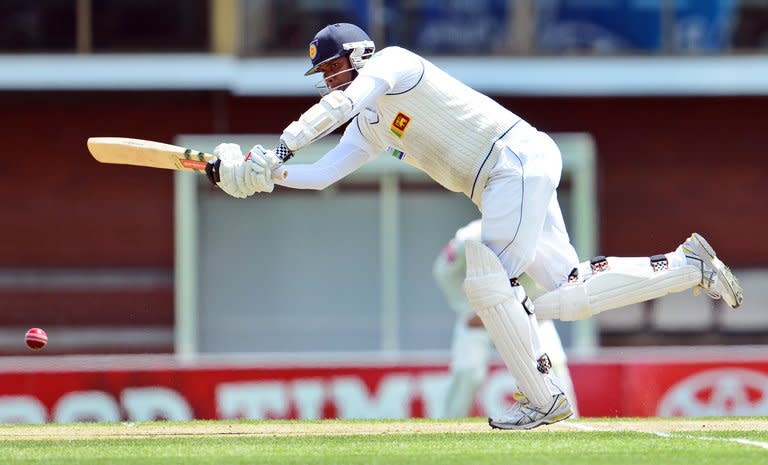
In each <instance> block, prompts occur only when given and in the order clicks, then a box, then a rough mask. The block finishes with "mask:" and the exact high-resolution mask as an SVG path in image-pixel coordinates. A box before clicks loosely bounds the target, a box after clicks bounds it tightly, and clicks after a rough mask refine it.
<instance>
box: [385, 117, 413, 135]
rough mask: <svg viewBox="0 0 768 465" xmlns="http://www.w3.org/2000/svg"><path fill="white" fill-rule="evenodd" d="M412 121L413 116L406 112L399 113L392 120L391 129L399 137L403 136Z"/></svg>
mask: <svg viewBox="0 0 768 465" xmlns="http://www.w3.org/2000/svg"><path fill="white" fill-rule="evenodd" d="M410 122H411V117H410V116H408V115H406V114H405V113H402V112H401V113H398V114H397V116H395V119H394V120H392V124H391V125H390V126H389V130H390V131H392V133H393V134H394V135H396V136H397V137H403V134H404V133H405V130H406V129H407V128H408V123H410Z"/></svg>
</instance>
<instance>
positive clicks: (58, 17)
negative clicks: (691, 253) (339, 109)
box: [0, 0, 768, 413]
mask: <svg viewBox="0 0 768 465" xmlns="http://www.w3.org/2000/svg"><path fill="white" fill-rule="evenodd" d="M332 22H354V23H356V24H358V25H360V26H361V27H363V28H364V29H366V30H367V31H369V33H370V35H371V36H372V37H373V39H374V40H375V41H376V43H377V45H378V46H379V48H381V47H383V46H386V45H401V46H404V47H407V48H410V49H413V50H414V51H416V52H419V53H421V54H423V55H425V56H426V57H428V58H430V59H432V60H433V61H435V63H437V64H438V65H441V66H443V67H444V68H445V69H447V70H448V71H449V72H451V73H452V74H454V75H455V76H457V77H458V78H459V79H461V80H463V81H464V82H466V83H467V84H469V85H471V86H472V87H474V88H476V89H478V90H480V91H483V92H485V93H487V94H488V95H490V96H492V97H493V98H495V99H496V100H498V101H499V102H501V103H502V104H503V105H505V106H506V107H508V108H509V109H511V110H512V111H514V112H515V113H517V114H519V115H520V116H522V117H524V118H526V119H527V120H529V121H531V122H532V123H533V124H534V125H536V126H537V127H538V128H539V129H542V130H545V131H547V132H550V133H553V134H556V135H559V137H560V138H561V140H562V141H566V143H567V141H569V140H572V139H569V137H570V138H572V137H577V138H579V140H580V141H581V142H579V143H577V145H576V147H577V148H574V149H573V151H574V153H573V154H570V155H569V154H568V153H566V157H571V158H573V159H574V160H578V159H579V157H582V156H584V157H587V156H590V157H594V168H593V171H592V172H591V176H592V179H593V181H592V182H591V185H592V188H593V192H594V196H593V197H586V199H587V200H586V202H589V204H588V205H585V204H579V203H578V199H580V198H581V197H579V196H578V195H576V194H573V192H574V188H575V187H574V186H575V184H574V183H577V182H578V181H574V179H576V178H574V177H572V176H577V174H574V173H577V172H578V170H576V171H573V172H572V173H571V175H572V176H566V177H565V179H564V184H563V186H561V190H562V193H561V195H562V196H564V197H565V198H567V199H568V201H567V202H564V203H566V204H567V205H566V206H565V207H564V208H565V209H566V210H567V211H566V214H567V215H568V216H569V219H568V222H569V226H570V227H572V229H573V226H574V222H577V221H580V220H583V219H584V217H583V215H588V216H589V217H590V218H592V216H593V217H594V227H592V228H589V227H587V228H586V229H585V230H583V231H582V230H581V229H580V231H582V232H580V234H581V236H580V237H578V238H577V240H579V241H583V242H582V243H583V244H584V245H583V247H582V248H581V250H580V252H582V251H583V253H584V256H582V257H581V258H582V259H587V258H589V256H590V255H591V254H598V253H599V254H601V255H629V256H632V255H647V254H653V253H663V252H665V251H669V250H671V249H673V248H674V247H676V246H677V244H679V243H680V242H681V241H682V240H683V239H684V238H685V237H686V236H687V235H689V234H690V233H691V232H692V231H697V232H700V233H702V234H704V235H705V237H707V239H708V240H710V242H711V243H712V244H713V245H714V246H715V248H716V249H717V252H718V254H719V255H720V256H721V257H722V258H723V259H724V261H725V262H726V263H728V264H729V265H730V266H731V267H732V268H734V269H735V271H736V273H737V275H738V276H739V277H740V278H741V280H742V282H743V285H744V288H745V294H746V298H745V303H744V306H743V307H742V308H741V309H739V310H737V311H729V310H728V309H727V308H725V305H723V304H720V303H718V302H713V301H711V300H709V299H707V298H705V297H703V296H700V297H698V298H696V297H693V296H691V295H690V294H688V293H685V295H683V294H680V295H674V296H669V297H666V298H663V299H659V300H657V301H654V302H648V303H646V304H643V305H637V306H633V307H630V308H627V309H623V310H619V311H614V312H608V313H606V314H603V315H601V316H600V317H599V318H597V319H595V321H593V322H591V323H586V324H583V325H582V326H580V327H576V326H575V325H569V324H560V325H559V328H560V329H561V331H562V333H563V335H564V339H565V342H566V344H567V346H568V347H569V349H572V350H573V352H574V354H576V353H577V352H578V350H581V349H583V350H584V353H593V354H594V353H595V350H597V349H600V348H603V349H604V348H609V347H615V348H618V349H617V350H621V351H622V352H621V353H622V354H625V353H626V352H624V351H623V350H624V348H627V347H628V346H651V347H656V346H675V347H678V346H687V345H695V346H699V347H700V346H709V347H721V346H724V345H729V346H731V345H737V346H744V345H760V344H766V343H768V311H766V309H767V308H766V307H768V290H767V289H768V288H767V287H766V283H768V242H766V240H765V238H764V237H763V236H764V234H762V231H763V230H764V229H765V228H766V226H767V223H768V218H767V217H766V210H767V209H768V182H766V179H768V162H766V160H765V151H766V147H768V131H766V130H765V124H766V123H765V122H766V121H768V113H767V112H766V108H768V1H764V0H473V1H466V0H447V1H436V0H435V1H432V0H423V1H416V0H399V1H397V0H338V1H319V0H296V1H291V0H282V1H280V0H151V1H150V0H0V135H1V136H2V138H1V140H2V141H3V143H4V147H5V153H6V161H5V163H4V169H3V170H1V171H0V181H2V182H0V198H2V199H4V201H5V207H4V211H5V215H4V221H3V228H2V233H0V354H2V355H7V356H13V355H21V354H25V353H26V351H27V349H26V348H24V347H23V343H22V340H21V338H22V336H23V334H24V331H25V330H26V329H27V328H28V327H30V326H40V327H43V328H45V329H46V330H47V331H48V334H49V337H50V338H51V343H50V345H49V347H47V348H46V349H45V350H46V353H47V354H48V355H56V354H121V353H131V354H135V353H141V354H147V353H154V354H170V353H173V352H174V351H177V352H179V353H184V354H187V355H192V354H219V355H221V354H228V353H230V354H231V353H265V352H270V353H274V352H278V353H283V354H286V356H287V355H290V354H296V353H310V352H312V353H334V354H338V353H347V354H361V353H378V354H379V355H381V354H398V353H428V352H429V353H433V352H438V353H439V352H440V351H444V350H446V349H447V347H448V344H449V341H450V331H451V326H452V324H453V315H451V314H450V313H449V311H448V310H447V308H446V305H445V303H444V302H443V301H442V297H441V295H440V294H439V292H438V290H437V287H436V285H435V284H434V283H433V282H432V280H431V275H430V267H431V260H432V259H433V258H434V255H435V254H436V253H437V251H438V250H439V248H440V247H441V245H442V244H443V243H444V242H445V241H446V240H447V239H448V238H450V237H451V236H452V234H453V232H454V231H455V229H456V228H457V227H459V226H461V225H462V224H464V223H466V222H467V221H469V220H470V219H472V218H473V217H474V216H476V215H477V212H476V210H475V209H474V206H473V205H472V204H471V203H470V202H469V201H468V200H466V199H465V198H463V197H461V196H457V195H454V194H452V193H449V192H446V191H444V190H442V188H440V187H439V186H438V185H436V184H434V183H432V182H431V181H429V180H427V179H426V178H423V177H420V176H418V175H415V174H414V173H412V172H410V171H408V170H407V169H402V168H400V167H394V165H386V164H382V165H381V166H378V167H376V168H374V169H372V170H370V171H368V172H365V173H362V174H360V175H359V176H356V177H352V178H350V179H349V180H344V181H342V182H341V183H340V184H339V185H338V186H335V187H334V188H332V189H329V190H328V191H326V192H297V191H288V190H287V189H278V190H277V191H276V192H275V193H274V194H272V195H270V196H269V197H268V198H267V197H264V198H261V197H260V198H258V199H253V200H249V201H247V202H243V201H235V200H233V199H229V198H227V197H226V196H225V195H224V194H223V193H221V192H220V191H218V190H215V189H213V188H211V187H210V186H208V185H207V184H206V183H205V182H203V181H204V180H201V179H197V178H195V180H194V181H193V183H192V184H190V181H189V179H191V178H185V177H180V176H175V175H174V174H173V173H170V172H164V171H159V170H151V169H144V168H136V167H121V166H105V165H99V164H98V163H96V162H95V161H94V160H92V159H91V157H90V156H89V154H88V153H87V151H86V147H85V141H86V139H87V138H88V137H90V136H107V135H111V136H126V137H137V138H143V139H151V140H158V141H164V142H169V143H185V144H188V145H191V144H196V145H195V147H196V148H200V149H204V150H211V149H212V148H213V145H215V143H217V142H222V141H228V140H236V141H238V142H241V143H242V144H243V145H244V146H247V145H248V144H253V143H257V142H261V143H264V144H265V145H270V144H274V143H275V142H276V141H277V135H278V134H279V133H280V132H281V131H282V129H283V128H284V127H285V126H286V125H287V123H289V122H290V121H292V120H293V119H295V118H296V117H298V115H299V114H300V113H301V112H302V111H304V110H305V109H306V108H308V107H309V106H310V105H311V104H312V103H314V102H315V101H316V100H317V98H318V95H317V93H316V91H315V90H314V87H313V84H314V78H305V77H304V76H303V72H304V70H305V68H307V66H308V65H307V58H306V47H307V44H308V41H309V40H310V39H311V37H312V36H313V35H314V33H315V32H316V31H317V30H319V29H320V28H322V27H323V26H324V25H326V24H328V23H332ZM270 141H271V142H270ZM323 147H324V146H323ZM569 147H570V146H569ZM316 150H320V149H316ZM565 151H566V150H565V149H564V152H565ZM320 155H321V153H308V154H307V155H306V156H305V158H304V160H308V159H312V157H316V156H320ZM302 156H304V154H300V156H298V157H297V160H296V161H297V162H301V161H302ZM190 186H192V187H191V189H192V190H190ZM584 212H586V213H584ZM182 213H183V214H184V216H180V215H182ZM190 215H191V216H190ZM263 218H270V219H271V221H269V222H268V224H264V222H263ZM180 221H184V223H180ZM585 235H586V236H588V237H586V236H585ZM189 241H191V242H189ZM253 242H258V243H260V244H261V245H260V246H259V247H261V248H256V249H254V248H253ZM246 243H247V244H249V245H248V246H245V244H246ZM185 247H186V248H185ZM190 247H191V248H190ZM190 250H191V251H192V252H190ZM251 250H255V251H254V254H253V256H249V255H248V254H247V253H245V252H248V251H251ZM182 266H183V268H182ZM185 286H186V287H185ZM190 286H191V287H190ZM264 294H267V295H269V296H271V297H270V299H268V300H267V301H268V302H269V305H266V306H262V307H260V308H256V307H254V304H253V302H254V301H255V299H254V296H256V295H264ZM577 349H578V350H577ZM637 353H641V352H637ZM750 353H751V354H754V352H750ZM733 357H736V358H738V356H737V355H728V356H727V357H725V358H726V359H731V358H733ZM750 357H751V356H750ZM28 358H29V357H25V359H28ZM9 360H10V359H9ZM14 360H15V359H14ZM577 378H579V376H577ZM577 382H578V379H577ZM577 389H578V386H577ZM635 413H636V412H635Z"/></svg>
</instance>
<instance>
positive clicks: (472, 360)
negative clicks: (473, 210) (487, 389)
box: [432, 220, 577, 418]
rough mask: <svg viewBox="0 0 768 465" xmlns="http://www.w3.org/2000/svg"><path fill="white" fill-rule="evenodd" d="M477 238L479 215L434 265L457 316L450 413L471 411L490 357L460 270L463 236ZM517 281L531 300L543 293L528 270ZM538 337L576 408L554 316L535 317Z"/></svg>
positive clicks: (447, 412)
mask: <svg viewBox="0 0 768 465" xmlns="http://www.w3.org/2000/svg"><path fill="white" fill-rule="evenodd" d="M479 240H480V220H475V221H472V222H471V223H469V224H467V225H466V226H464V227H462V228H459V230H458V231H456V234H455V235H454V237H453V238H452V239H451V240H450V241H448V243H447V244H445V247H443V249H442V250H441V251H440V253H439V254H438V255H437V258H435V261H434V263H433V265H432V275H433V276H434V278H435V282H437V285H438V286H439V287H440V290H442V291H443V295H444V296H445V300H447V301H448V305H450V307H451V308H452V309H453V310H454V311H455V312H456V317H457V318H456V325H455V326H454V328H453V341H452V343H451V380H450V383H449V385H448V394H447V396H446V398H445V405H444V406H443V415H442V416H444V417H448V418H461V417H467V416H469V415H470V413H471V410H472V404H473V401H474V398H475V393H476V392H477V389H478V388H479V387H480V385H481V384H482V382H483V381H484V380H485V377H486V375H487V374H488V365H489V364H490V362H491V349H492V343H491V338H490V336H488V332H487V331H486V330H485V328H484V327H483V322H482V321H481V320H480V318H479V317H478V316H477V315H476V314H475V312H474V311H473V310H472V307H470V305H469V301H468V300H467V296H466V294H464V290H463V288H462V283H463V282H464V276H465V275H466V274H467V259H466V256H465V254H464V242H466V241H479ZM520 284H521V285H522V286H523V288H524V289H525V292H526V294H528V296H529V297H530V298H532V299H534V305H535V304H536V297H538V296H539V295H541V294H542V293H543V290H542V289H540V288H539V287H538V286H536V283H534V282H533V280H531V278H530V277H528V275H526V274H523V275H522V276H521V277H520ZM539 337H540V338H541V348H542V350H544V351H545V352H546V354H547V355H548V356H549V360H550V362H552V370H553V371H554V372H555V374H556V375H557V376H558V378H560V381H561V384H560V385H561V387H562V388H563V390H564V391H565V395H566V396H567V397H568V399H570V401H571V408H572V409H573V411H574V413H576V412H577V408H576V394H575V392H574V390H573V383H572V382H571V374H570V372H569V371H568V360H567V357H566V355H565V350H564V349H563V344H562V342H561V341H560V336H559V335H558V333H557V328H555V324H554V323H553V322H552V320H542V321H539Z"/></svg>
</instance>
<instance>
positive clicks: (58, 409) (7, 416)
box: [0, 350, 768, 423]
mask: <svg viewBox="0 0 768 465" xmlns="http://www.w3.org/2000/svg"><path fill="white" fill-rule="evenodd" d="M749 353H750V355H749V356H745V353H744V352H741V358H738V357H731V356H725V357H721V356H717V357H707V356H706V354H704V355H703V356H698V357H690V356H688V357H676V358H670V357H656V356H651V357H649V356H647V354H646V355H638V356H634V357H632V356H624V357H611V356H607V355H603V356H600V355H598V356H594V357H590V358H588V359H579V360H573V361H572V363H571V365H570V369H571V373H572V377H573V381H574V385H575V388H576V393H577V400H578V407H579V410H580V414H581V415H582V416H590V417H591V416H679V415H684V416H718V415H766V414H768V392H766V390H768V355H765V357H764V358H763V356H762V351H755V350H751V351H750V352H749ZM756 354H757V355H756ZM447 385H448V370H447V360H442V361H435V360H432V361H418V360H414V359H413V358H410V359H406V358H404V359H399V360H381V361H376V362H371V361H361V360H357V361H355V360H349V359H347V360H335V361H334V360H331V359H328V360H321V359H315V360H310V361H302V362H300V363H296V362H295V361H291V360H288V359H286V360H284V361H282V362H281V361H279V360H271V361H269V362H268V363H264V362H263V360H262V361H259V360H251V361H248V360H242V359H239V360H236V361H235V360H227V358H221V357H219V358H216V359H210V358H200V359H196V360H195V361H192V362H190V361H181V360H176V359H174V358H172V357H157V356H151V357H130V356H128V357H119V356H111V357H87V358H86V357H56V358H53V357H51V358H48V359H45V360H40V359H39V358H38V359H36V360H34V361H33V362H29V358H27V361H25V358H16V359H14V361H13V362H8V361H7V360H6V361H5V362H4V363H0V422H4V423H8V422H25V423H41V422H72V421H126V420H132V421H142V420H152V419H179V420H181V419H192V418H197V419H228V418H303V419H317V418H409V417H438V416H440V413H441V408H442V404H443V401H444V398H445V394H446V391H447ZM513 391H514V385H513V383H512V379H511V377H510V376H509V375H508V374H507V373H506V370H505V369H503V368H502V367H501V366H498V365H496V366H494V367H493V368H492V369H491V370H490V373H489V376H488V378H487V380H486V382H485V383H484V385H483V386H482V387H481V389H480V390H479V391H478V393H477V396H476V402H475V406H474V408H473V413H474V414H476V415H486V414H488V413H489V412H497V411H499V410H503V409H504V408H505V407H506V406H508V405H509V403H510V402H511V399H512V393H513Z"/></svg>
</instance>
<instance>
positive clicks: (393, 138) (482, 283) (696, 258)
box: [207, 23, 742, 429]
mask: <svg viewBox="0 0 768 465" xmlns="http://www.w3.org/2000/svg"><path fill="white" fill-rule="evenodd" d="M374 51H375V47H374V43H373V41H372V40H371V39H370V37H368V35H367V34H366V33H365V32H364V31H363V30H361V29H360V28H358V27H357V26H354V25H352V24H344V23H342V24H332V25H329V26H327V27H325V28H323V29H322V30H321V31H320V32H318V33H317V34H316V35H315V37H314V39H313V40H312V41H311V42H310V44H309V58H310V60H311V61H312V67H311V68H310V69H309V71H307V73H306V74H313V73H322V75H323V81H322V82H321V85H322V86H323V87H324V89H325V90H326V91H327V93H326V95H324V96H323V97H322V98H321V99H320V101H319V102H318V103H317V104H315V105H313V106H312V107H311V108H309V109H308V110H307V111H306V112H304V113H303V114H302V115H301V116H300V117H299V118H298V120H296V121H294V122H292V123H291V124H289V125H288V126H287V127H286V128H285V130H284V131H283V134H282V136H281V138H280V142H279V144H278V145H277V146H276V147H275V149H274V150H266V149H264V147H262V146H260V145H257V146H255V147H253V148H252V149H251V150H250V151H249V152H248V153H247V154H246V155H243V154H242V151H241V149H240V147H239V146H237V145H236V144H220V145H219V146H217V147H216V149H215V151H214V154H215V155H216V156H217V157H218V159H217V160H216V161H215V163H214V164H212V165H211V167H210V169H208V170H207V175H208V177H209V179H210V180H211V181H212V182H214V183H215V184H217V185H218V186H219V187H221V189H222V190H224V191H225V192H226V193H228V194H230V195H232V196H234V197H238V198H245V197H248V196H250V195H253V194H255V193H257V192H272V190H273V189H274V186H275V184H276V183H277V184H279V185H282V186H285V187H290V188H294V189H323V188H325V187H327V186H330V185H331V184H333V183H335V182H337V181H339V180H340V179H342V178H343V177H344V176H346V175H348V174H350V173H352V172H353V171H355V170H357V169H358V168H360V167H361V166H363V165H364V164H365V163H367V162H369V161H371V160H373V159H374V158H376V157H377V156H378V155H379V154H381V153H382V152H387V153H388V154H390V155H391V156H393V157H395V158H397V159H399V160H402V161H403V162H405V163H408V164H410V165H412V166H414V167H416V168H418V169H420V170H422V171H424V172H425V173H426V174H428V175H429V176H430V177H431V178H432V179H434V180H435V181H436V182H438V183H439V184H441V185H442V186H444V187H445V188H446V189H448V190H451V191H454V192H463V193H464V194H465V195H466V196H467V197H468V198H469V199H471V200H472V202H474V203H475V205H477V207H478V209H479V210H480V212H481V221H482V228H481V230H482V241H466V242H465V250H466V257H467V276H466V280H465V282H464V289H465V292H466V295H467V298H468V300H469V303H470V305H471V306H472V308H473V309H474V310H475V312H476V313H477V314H478V315H479V317H480V319H481V320H482V321H483V325H484V326H485V328H486V330H487V331H488V333H489V335H490V336H491V340H493V342H494V345H495V346H496V350H497V351H498V353H499V355H500V356H501V358H502V360H504V363H505V365H506V366H507V368H508V369H509V371H510V373H511V374H512V376H513V377H514V378H515V380H516V382H517V387H518V390H519V391H520V394H521V395H520V396H518V397H519V399H520V401H519V402H516V403H514V404H513V405H512V406H511V407H510V408H509V410H508V411H507V412H505V413H503V414H500V415H494V416H492V417H491V418H489V424H490V425H491V426H492V427H494V428H503V429H530V428H534V427H536V426H539V425H542V424H550V423H554V422H557V421H561V420H564V419H566V418H568V417H569V416H571V415H572V414H573V409H572V407H571V404H570V402H569V401H568V398H567V397H566V395H565V394H564V389H563V388H562V387H561V385H560V381H559V380H558V379H557V377H556V376H555V375H554V373H553V372H552V371H551V370H550V367H551V365H550V362H549V358H548V356H547V355H546V354H545V353H544V351H543V350H542V349H541V344H540V343H539V329H538V327H539V325H538V321H537V319H536V314H535V313H534V306H533V304H532V302H531V299H530V298H529V297H528V296H527V295H526V293H525V290H524V289H523V287H522V286H520V283H519V281H518V277H519V276H520V275H522V274H523V272H526V273H527V274H528V275H529V276H530V277H531V278H533V279H534V280H535V281H536V283H537V284H538V285H539V286H541V287H542V288H543V289H544V290H545V291H547V293H546V294H544V295H542V296H541V297H539V299H538V300H537V306H536V307H537V308H536V310H535V311H536V312H538V314H539V316H540V317H541V318H542V319H555V318H559V319H562V320H577V319H582V318H588V317H590V316H592V315H595V314H597V313H600V312H602V311H605V310H608V309H611V308H616V307H620V306H624V305H629V304H632V303H636V302H641V301H644V300H648V299H653V298H657V297H660V296H662V295H665V294H667V293H669V292H675V291H681V290H683V289H689V288H693V287H696V286H699V287H701V288H703V289H705V291H706V292H707V293H708V294H709V295H710V296H712V297H713V298H721V297H722V298H723V299H725V301H726V303H728V305H730V306H732V307H736V306H738V305H740V304H741V300H742V292H741V288H740V287H739V285H738V284H737V282H736V279H735V278H734V277H733V275H732V274H731V272H730V270H729V269H728V268H727V267H726V266H725V265H724V264H723V263H722V262H721V261H720V260H719V259H718V258H717V257H716V256H715V252H714V250H712V248H711V247H710V246H709V245H708V244H707V243H706V241H705V240H704V239H703V238H702V237H701V236H699V235H698V234H693V235H692V236H691V237H689V238H688V239H687V240H686V241H685V242H684V243H683V244H682V245H680V246H679V247H678V248H677V249H675V250H674V251H673V252H670V253H667V254H665V255H655V256H653V257H650V258H649V257H635V258H618V257H609V258H605V257H596V258H595V259H593V260H592V261H591V262H589V263H586V264H581V265H580V264H579V261H578V257H577V255H576V251H575V249H574V248H573V246H572V245H571V243H570V239H569V237H568V233H567V232H566V230H565V224H564V221H563V217H562V213H561V212H560V206H559V204H558V201H557V195H556V191H555V189H556V188H557V185H558V184H559V182H560V175H561V170H562V158H561V155H560V150H559V149H558V147H557V145H556V144H555V143H554V141H553V140H552V139H551V138H550V137H549V136H548V135H547V134H545V133H544V132H541V131H538V130H537V129H536V128H534V127H533V126H531V125H530V124H528V123H527V122H526V121H525V120H523V119H522V118H521V117H519V116H518V115H516V114H514V113H512V112H511V111H509V110H507V109H506V108H504V107H502V106H501V105H499V104H498V103H496V102H495V101H493V100H492V99H490V98H489V97H487V96H485V95H483V94H481V93H479V92H477V91H475V90H473V89H471V88H469V87H468V86H466V85H465V84H463V83H461V82H460V81H458V80H456V79H455V78H453V77H451V76H450V75H448V74H447V73H445V72H444V71H442V70H441V69H439V68H438V67H436V66H435V65H433V64H432V63H431V62H429V61H428V60H426V59H424V58H423V57H421V56H419V55H416V54H414V53H412V52H410V51H408V50H405V49H403V48H400V47H387V48H384V49H383V50H381V51H379V52H377V53H374ZM499 78H500V79H510V78H513V76H500V77H499ZM263 111H269V109H264V110H263ZM349 120H352V121H351V123H350V124H349V125H347V127H346V129H345V131H344V134H343V135H342V137H341V140H340V141H339V143H338V145H336V147H334V148H333V149H331V150H330V151H329V152H328V153H326V154H325V155H324V156H323V158H322V159H320V160H319V161H317V162H316V163H313V164H311V165H296V164H294V165H291V167H290V170H288V171H287V172H286V170H284V169H283V167H282V162H283V161H284V160H287V159H289V158H290V157H292V156H293V153H294V152H296V151H298V150H301V149H302V148H304V147H306V146H307V145H309V144H311V143H313V142H314V141H316V140H318V139H320V138H321V137H323V136H325V135H326V134H328V133H330V132H331V131H333V130H334V129H336V128H338V127H339V126H341V125H342V124H344V123H345V122H347V121H349ZM254 236H255V237H254V242H256V243H258V240H259V239H258V232H255V233H254ZM251 246H252V245H251V243H249V244H245V245H244V247H251Z"/></svg>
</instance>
